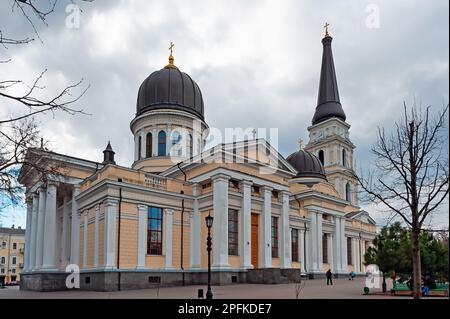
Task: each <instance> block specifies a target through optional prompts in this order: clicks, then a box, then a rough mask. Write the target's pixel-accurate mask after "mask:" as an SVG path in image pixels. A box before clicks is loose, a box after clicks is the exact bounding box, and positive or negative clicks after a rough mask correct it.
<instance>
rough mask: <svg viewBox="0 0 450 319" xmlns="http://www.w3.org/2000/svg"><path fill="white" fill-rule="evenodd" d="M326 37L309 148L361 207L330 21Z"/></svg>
mask: <svg viewBox="0 0 450 319" xmlns="http://www.w3.org/2000/svg"><path fill="white" fill-rule="evenodd" d="M325 27H326V32H325V37H324V38H323V39H322V45H323V54H322V67H321V71H320V82H319V94H318V98H317V107H316V110H315V112H314V116H313V119H312V125H311V126H310V127H308V131H309V142H308V144H307V145H306V147H305V149H306V150H307V151H309V152H311V153H313V154H315V155H316V156H317V157H318V158H319V159H320V161H321V162H322V164H323V166H324V168H325V172H326V175H327V179H328V181H329V182H330V183H332V184H333V185H334V187H335V188H336V190H337V192H338V193H339V196H340V198H341V199H343V200H346V201H348V202H349V204H350V205H353V206H356V207H357V206H359V195H358V182H357V180H356V177H355V173H354V171H353V150H354V149H355V145H354V144H353V143H352V141H351V140H350V134H349V129H350V125H349V124H348V123H347V122H346V116H345V113H344V110H343V108H342V105H341V102H340V99H339V91H338V85H337V80H336V72H335V69H334V61H333V54H332V51H331V42H332V40H333V38H332V37H331V36H330V35H329V34H328V24H326V25H325Z"/></svg>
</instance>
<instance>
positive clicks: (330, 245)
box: [327, 234, 336, 273]
mask: <svg viewBox="0 0 450 319" xmlns="http://www.w3.org/2000/svg"><path fill="white" fill-rule="evenodd" d="M333 242H334V237H333V234H328V240H327V245H328V247H327V249H328V265H329V267H330V269H331V271H332V272H333V273H334V272H336V267H335V264H334V251H333V246H334V245H333Z"/></svg>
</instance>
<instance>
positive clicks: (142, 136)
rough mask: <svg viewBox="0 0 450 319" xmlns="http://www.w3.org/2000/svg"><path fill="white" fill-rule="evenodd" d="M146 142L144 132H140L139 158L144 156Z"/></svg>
mask: <svg viewBox="0 0 450 319" xmlns="http://www.w3.org/2000/svg"><path fill="white" fill-rule="evenodd" d="M146 144H147V138H146V136H145V132H144V131H142V132H141V159H142V158H145V157H146V156H145V155H147V154H145V151H146Z"/></svg>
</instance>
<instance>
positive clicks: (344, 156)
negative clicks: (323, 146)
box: [342, 150, 347, 167]
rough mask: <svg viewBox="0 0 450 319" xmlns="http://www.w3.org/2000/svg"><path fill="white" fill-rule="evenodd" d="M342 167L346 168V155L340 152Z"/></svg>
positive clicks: (343, 151)
mask: <svg viewBox="0 0 450 319" xmlns="http://www.w3.org/2000/svg"><path fill="white" fill-rule="evenodd" d="M342 166H344V167H347V153H346V152H345V150H342Z"/></svg>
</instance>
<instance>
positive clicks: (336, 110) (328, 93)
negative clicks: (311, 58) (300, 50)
mask: <svg viewBox="0 0 450 319" xmlns="http://www.w3.org/2000/svg"><path fill="white" fill-rule="evenodd" d="M332 40H333V38H332V37H330V36H325V38H323V39H322V44H323V55H322V67H321V70H320V83H319V95H318V98H317V107H316V111H315V113H314V116H313V119H312V124H317V123H320V122H322V121H325V120H327V119H329V118H332V117H337V118H339V119H341V120H343V121H345V119H346V116H345V113H344V110H343V109H342V105H341V102H340V100H339V90H338V85H337V80H336V71H335V69H334V61H333V53H332V51H331V42H332Z"/></svg>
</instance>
